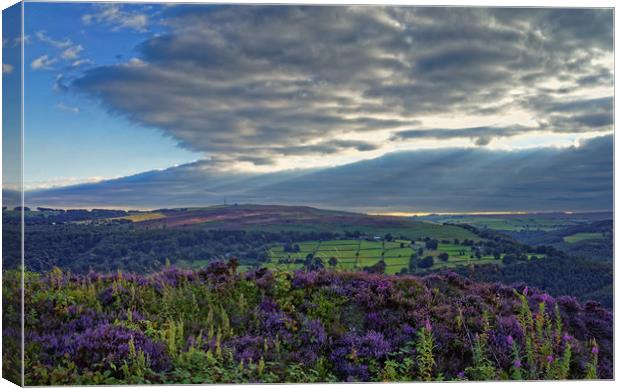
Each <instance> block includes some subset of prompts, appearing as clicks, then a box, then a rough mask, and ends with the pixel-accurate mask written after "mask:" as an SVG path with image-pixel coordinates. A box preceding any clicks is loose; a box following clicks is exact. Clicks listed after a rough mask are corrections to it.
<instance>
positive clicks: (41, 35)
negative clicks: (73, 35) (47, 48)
mask: <svg viewBox="0 0 620 388" xmlns="http://www.w3.org/2000/svg"><path fill="white" fill-rule="evenodd" d="M35 36H36V37H37V38H38V39H39V40H40V41H41V42H43V43H47V44H49V45H51V46H53V47H56V48H59V49H65V48H68V47H69V46H71V45H73V42H72V41H71V40H70V39H68V38H65V39H62V40H57V39H53V38H51V37H49V36H48V35H47V33H46V32H45V31H38V32H37V33H36V34H35Z"/></svg>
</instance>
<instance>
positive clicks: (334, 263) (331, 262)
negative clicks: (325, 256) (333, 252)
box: [329, 256, 338, 267]
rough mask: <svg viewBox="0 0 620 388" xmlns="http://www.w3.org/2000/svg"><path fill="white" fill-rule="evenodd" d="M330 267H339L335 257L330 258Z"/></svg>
mask: <svg viewBox="0 0 620 388" xmlns="http://www.w3.org/2000/svg"><path fill="white" fill-rule="evenodd" d="M329 265H330V266H331V267H336V266H337V265H338V259H337V258H335V257H334V256H332V257H330V258H329Z"/></svg>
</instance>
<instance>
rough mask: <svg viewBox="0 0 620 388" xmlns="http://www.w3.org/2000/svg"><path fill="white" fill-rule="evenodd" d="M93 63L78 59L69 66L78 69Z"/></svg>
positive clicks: (88, 60) (89, 60)
mask: <svg viewBox="0 0 620 388" xmlns="http://www.w3.org/2000/svg"><path fill="white" fill-rule="evenodd" d="M93 63H94V62H93V61H92V60H91V59H78V60H76V61H73V63H71V66H73V67H78V66H83V65H92V64H93Z"/></svg>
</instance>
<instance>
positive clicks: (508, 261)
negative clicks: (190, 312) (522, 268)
mask: <svg viewBox="0 0 620 388" xmlns="http://www.w3.org/2000/svg"><path fill="white" fill-rule="evenodd" d="M516 261H517V256H515V255H513V254H512V253H510V254H507V255H504V258H503V259H502V262H503V263H504V264H505V265H510V264H514V263H516Z"/></svg>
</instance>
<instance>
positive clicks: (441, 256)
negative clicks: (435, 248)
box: [437, 252, 450, 261]
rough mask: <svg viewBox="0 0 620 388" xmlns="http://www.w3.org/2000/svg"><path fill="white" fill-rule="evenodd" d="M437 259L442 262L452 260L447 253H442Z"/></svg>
mask: <svg viewBox="0 0 620 388" xmlns="http://www.w3.org/2000/svg"><path fill="white" fill-rule="evenodd" d="M437 257H438V258H439V260H442V261H448V259H449V258H450V256H449V255H448V254H447V253H446V252H441V253H440V254H439V256H437Z"/></svg>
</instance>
